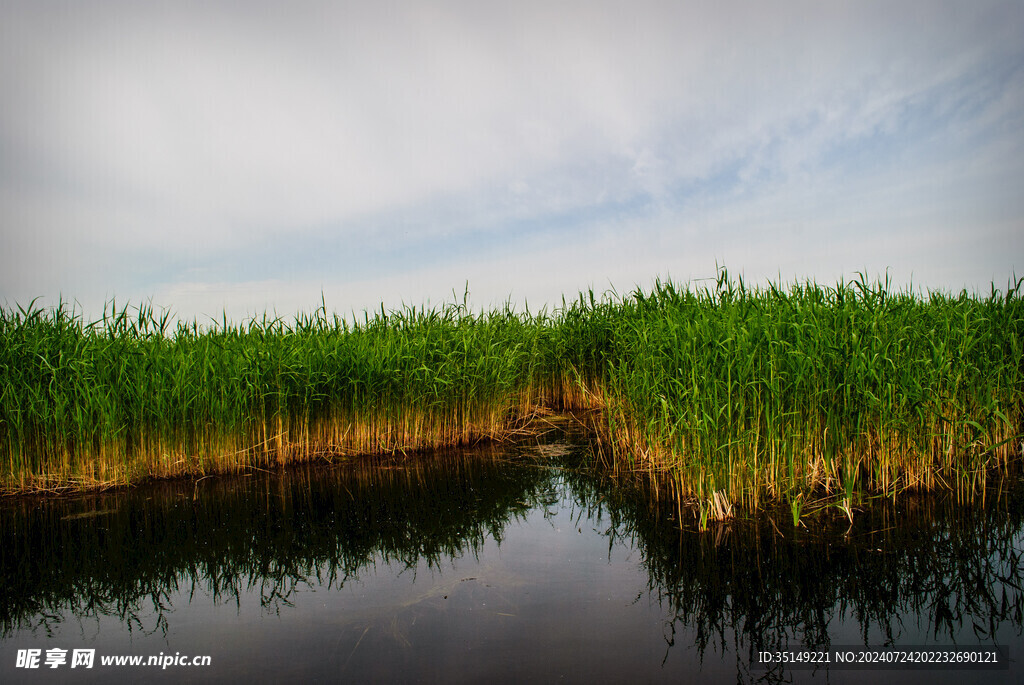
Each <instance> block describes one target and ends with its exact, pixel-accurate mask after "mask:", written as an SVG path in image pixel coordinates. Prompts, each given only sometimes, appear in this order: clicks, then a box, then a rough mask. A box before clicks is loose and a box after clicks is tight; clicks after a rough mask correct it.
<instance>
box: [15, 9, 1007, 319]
mask: <svg viewBox="0 0 1024 685" xmlns="http://www.w3.org/2000/svg"><path fill="white" fill-rule="evenodd" d="M1021 36H1024V3H1021V2H983V1H974V0H972V2H962V1H959V0H958V1H955V2H903V1H900V2H891V1H886V2H865V1H858V2H850V3H843V2H826V3H822V2H740V3H737V2H728V1H724V2H723V1H716V2H706V3H705V2H645V1H643V0H627V1H624V2H606V1H603V0H586V1H584V2H557V1H554V0H544V1H540V2H534V1H533V0H517V1H516V2H500V3H499V2H479V1H469V2H435V1H432V0H398V1H394V2H388V1H386V0H374V1H373V2H368V1H362V2H302V1H301V0H299V1H296V0H290V1H289V2H287V3H285V2H272V3H271V2H260V1H259V0H246V1H244V2H243V1H238V2H217V1H209V0H208V1H203V2H190V1H189V0H175V1H173V2H146V1H145V0H128V1H126V2H115V1H107V0H96V1H91V2H78V1H72V0H68V1H65V2H51V1H48V0H30V1H27V2H20V1H12V0H0V306H3V307H4V308H8V309H10V308H12V307H15V306H16V305H27V304H28V303H29V302H30V301H32V300H33V299H34V298H39V299H38V300H37V302H36V303H37V305H43V306H52V305H53V304H55V303H56V302H57V301H58V300H59V299H63V300H65V301H69V302H72V303H74V304H75V306H76V309H77V310H78V311H79V312H82V313H84V314H85V315H86V316H87V317H91V316H95V315H96V314H97V313H102V311H103V308H104V306H106V305H108V303H110V302H111V301H116V302H117V304H118V306H122V305H124V304H125V303H128V304H133V305H137V304H139V303H148V304H152V305H154V306H155V307H157V308H158V309H159V308H166V309H168V310H169V311H170V312H171V313H172V314H173V315H174V316H176V317H179V318H183V319H186V320H191V319H198V320H199V321H200V322H202V321H208V320H210V319H213V318H215V319H218V320H219V319H221V318H222V317H223V316H225V315H226V316H227V317H228V318H229V319H231V320H235V321H241V320H244V319H246V318H248V317H250V316H254V315H256V316H259V315H261V314H262V313H264V312H267V313H271V314H276V315H281V316H284V317H286V318H287V317H290V316H292V315H294V314H295V313H297V312H300V311H304V312H308V311H311V310H313V309H315V308H317V307H319V306H320V304H321V301H323V303H325V304H326V306H327V308H328V309H329V310H331V311H335V312H338V313H339V314H341V315H344V316H351V315H356V314H359V313H361V312H363V311H365V310H370V311H373V310H376V309H379V308H380V307H381V306H382V305H383V306H384V307H385V308H387V309H393V308H398V307H401V306H404V305H414V306H415V305H420V304H428V305H436V304H443V303H445V302H451V301H453V300H454V299H458V300H460V301H461V299H462V297H463V293H464V292H465V291H466V290H467V289H468V292H469V301H470V304H471V307H473V308H476V309H487V308H490V307H493V306H500V305H502V304H503V303H506V302H509V303H511V304H513V305H514V306H515V307H516V308H517V309H520V310H522V309H524V308H525V307H529V309H530V310H531V311H537V310H538V309H540V308H541V307H544V306H547V307H549V308H551V307H556V306H558V304H559V303H560V302H561V298H562V297H563V296H565V297H566V298H567V299H574V298H575V297H576V296H577V294H578V293H579V292H581V291H586V290H589V289H593V290H594V291H595V292H596V293H598V294H601V293H605V292H609V291H612V292H616V293H619V294H628V293H629V292H631V291H632V290H635V289H636V288H638V287H639V288H644V289H647V288H649V287H650V286H651V284H652V283H653V282H654V281H655V279H662V280H665V279H671V280H673V281H675V282H677V283H679V284H683V285H686V284H690V285H691V286H696V287H700V286H702V285H703V284H704V283H705V281H703V280H702V279H709V278H714V277H715V275H716V272H717V269H718V268H719V267H723V266H724V267H726V268H728V270H729V273H730V274H731V275H733V276H740V275H742V276H743V277H744V280H745V281H746V282H747V283H750V284H754V285H757V284H766V283H767V282H768V281H772V282H774V283H783V284H787V283H793V282H797V281H805V280H814V281H817V282H819V283H822V284H825V285H834V284H835V283H836V282H838V281H839V280H840V279H844V280H846V281H849V280H850V279H852V278H855V277H856V274H857V272H862V273H865V274H866V275H867V276H868V277H869V278H870V279H872V280H874V279H878V278H885V277H886V275H887V274H888V276H889V277H890V279H891V280H892V282H893V283H894V285H896V286H897V287H910V286H911V284H912V287H913V288H914V289H915V290H921V291H928V290H943V291H949V292H959V291H960V290H961V289H964V288H966V289H967V290H968V291H971V292H979V293H982V294H987V293H988V292H989V290H990V288H991V286H992V285H993V284H994V285H995V286H996V287H997V288H1001V289H1005V288H1006V285H1007V282H1008V281H1009V280H1010V279H1011V278H1012V277H1013V276H1014V275H1015V274H1016V275H1017V276H1024V261H1022V258H1021V257H1022V255H1024V41H1022V40H1021Z"/></svg>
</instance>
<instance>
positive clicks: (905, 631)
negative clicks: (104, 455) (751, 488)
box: [0, 441, 1024, 683]
mask: <svg viewBox="0 0 1024 685" xmlns="http://www.w3.org/2000/svg"><path fill="white" fill-rule="evenodd" d="M590 462H592V458H591V457H590V455H589V453H588V448H587V447H586V445H585V444H583V443H579V442H565V441H556V442H550V443H547V444H544V445H539V446H532V447H531V446H520V447H515V448H507V449H502V450H498V449H482V450H473V451H468V452H463V453H460V454H452V455H437V456H429V457H417V458H410V459H404V460H373V461H364V462H361V463H359V464H356V465H350V466H335V467H328V466H306V467H301V468H296V469H293V470H288V471H284V472H281V473H263V472H256V473H253V474H250V475H247V476H241V477H216V478H207V479H204V480H202V481H199V482H198V483H162V484H156V485H151V486H145V487H138V488H134V489H131V490H127V491H121V492H116V493H109V494H104V495H93V496H88V497H78V498H65V499H58V500H41V499H19V500H9V501H6V502H0V536H2V537H0V542H2V548H0V555H2V556H0V682H5V683H7V682H69V683H85V682H109V681H111V680H113V679H128V681H141V680H147V681H148V680H156V681H182V680H188V681H197V682H231V681H238V680H248V681H252V682H264V681H266V682H276V681H283V680H297V681H308V680H317V681H325V682H364V681H377V682H382V681H383V682H415V681H422V682H494V681H498V682H527V681H530V682H552V681H559V682H561V681H565V682H602V683H603V682H690V681H700V682H722V683H734V682H809V681H813V682H834V683H848V682H865V681H871V680H879V679H881V681H884V682H929V683H940V682H949V683H963V682H1018V681H1020V680H1021V679H1024V667H1021V666H1020V665H1018V663H1017V660H1018V659H1021V658H1024V644H1022V642H1024V640H1022V625H1024V590H1022V588H1024V566H1022V558H1021V550H1022V547H1024V538H1022V526H1024V489H1021V487H1020V486H1019V485H1015V486H1014V487H1013V488H1004V491H1003V492H998V491H995V490H994V491H992V492H991V493H990V494H989V495H988V497H987V501H986V504H985V506H984V507H981V506H973V507H962V506H958V505H956V503H955V502H951V501H948V500H942V499H938V498H918V499H913V498H903V499H901V500H900V501H899V502H897V503H896V504H893V503H891V502H889V503H885V504H876V505H873V506H871V507H866V508H865V509H864V510H862V511H859V512H857V515H856V517H855V523H854V525H853V527H852V529H850V530H849V531H848V532H847V525H844V524H842V523H841V519H840V518H839V517H838V516H837V514H836V512H834V510H833V512H828V511H823V512H820V513H818V514H816V515H811V516H809V517H806V518H805V524H806V525H805V526H801V527H799V528H794V527H793V523H792V520H791V518H790V517H789V514H788V510H787V511H786V512H776V513H774V514H764V515H761V516H760V517H759V518H758V519H756V520H754V519H750V520H736V521H733V522H731V523H729V524H728V525H721V526H717V527H714V526H713V527H712V528H711V529H710V530H708V531H705V532H699V531H697V530H696V527H695V522H694V521H693V520H692V515H689V514H684V515H683V516H684V521H683V524H684V525H683V527H682V530H681V529H680V525H679V522H677V521H675V520H674V518H675V517H676V516H677V515H678V514H675V513H674V512H673V510H672V509H671V508H670V507H662V506H659V505H658V504H657V503H656V501H655V500H654V499H653V498H652V497H650V496H649V493H646V492H642V491H640V490H639V489H638V488H633V487H625V486H622V485H617V484H616V483H615V482H614V481H613V480H611V479H609V478H607V477H602V476H600V475H598V474H597V473H596V472H595V471H594V470H593V469H592V468H591V467H589V466H587V464H589V463H590ZM1013 482H1014V483H1018V482H1019V480H1018V479H1013ZM886 645H888V646H889V647H891V648H898V649H904V648H909V647H912V646H925V645H926V646H928V647H929V648H930V649H939V648H946V647H950V646H953V645H959V646H981V647H983V648H984V649H985V650H987V651H992V650H994V648H995V645H1002V646H1006V647H1008V653H1007V652H1006V651H1004V652H1002V653H1000V654H999V659H1000V661H1002V662H1003V664H1004V668H1003V669H1002V670H995V671H992V670H989V671H983V670H980V669H977V668H975V669H973V670H963V669H960V670H957V669H953V668H952V667H950V666H948V665H947V666H944V667H941V668H939V669H938V670H921V669H916V670H898V669H893V668H891V667H889V668H885V669H882V670H873V671H855V670H849V669H844V668H841V667H838V666H837V665H835V663H834V660H835V657H834V652H835V651H836V650H838V649H842V650H847V649H851V650H853V649H859V650H864V648H865V646H869V647H871V648H878V647H882V646H886ZM54 648H59V649H66V650H68V653H67V662H68V663H65V664H61V665H59V666H58V667H57V668H48V667H47V666H46V663H45V661H46V656H47V650H51V649H54ZM805 648H806V649H813V650H816V651H820V652H822V653H824V654H826V655H828V656H829V658H830V660H831V661H833V664H832V665H831V666H830V667H827V668H826V667H822V668H819V669H817V670H806V669H800V668H797V669H794V668H791V667H780V666H775V667H772V668H770V669H769V668H765V667H763V666H759V665H758V664H757V663H755V661H756V657H757V654H758V653H759V652H761V651H771V652H777V651H780V650H793V651H796V650H802V649H805ZM27 649H38V650H40V658H39V662H40V668H37V669H27V668H19V667H18V655H19V650H27ZM76 649H92V650H95V652H94V666H93V668H92V669H87V668H84V667H82V666H78V667H76V668H74V669H72V668H71V667H70V662H71V661H72V651H73V650H76ZM175 654H177V655H187V656H188V658H189V659H191V658H192V657H193V656H195V655H209V656H210V658H211V659H210V661H211V663H210V665H208V666H174V665H172V666H168V667H167V668H166V669H161V668H160V667H159V666H148V667H146V666H137V667H133V666H104V665H102V664H101V658H102V657H109V656H142V657H143V658H144V659H146V658H148V657H149V656H160V657H163V656H170V655H175ZM22 655H24V652H22ZM1007 661H1008V663H1007Z"/></svg>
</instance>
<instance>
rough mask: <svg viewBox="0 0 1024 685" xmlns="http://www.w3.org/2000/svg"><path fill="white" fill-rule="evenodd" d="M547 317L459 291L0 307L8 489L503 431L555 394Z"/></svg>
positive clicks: (1, 442)
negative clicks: (248, 313)
mask: <svg viewBox="0 0 1024 685" xmlns="http://www.w3.org/2000/svg"><path fill="white" fill-rule="evenodd" d="M545 330H546V328H545V326H544V325H543V321H542V317H530V316H528V315H523V316H519V315H516V314H514V313H512V312H511V311H510V310H509V309H508V308H506V309H505V310H503V311H495V312H492V313H490V314H488V315H481V316H473V315H471V314H469V313H468V311H467V310H466V308H465V306H464V305H450V306H446V307H444V308H441V309H435V310H427V309H419V310H416V309H411V308H410V309H406V310H403V311H400V312H381V313H379V314H377V315H376V316H374V317H372V318H371V317H370V316H369V315H366V316H365V317H364V319H363V321H362V322H357V323H349V322H347V321H345V320H343V319H341V318H339V317H336V316H334V317H328V315H327V314H326V311H325V310H323V309H321V310H319V311H317V312H315V313H314V314H312V315H302V316H299V317H298V318H297V319H296V320H295V321H294V322H291V323H285V322H284V321H283V320H281V319H273V320H271V319H267V318H264V319H262V320H252V321H249V322H247V323H245V324H241V325H234V324H229V323H228V322H226V321H225V322H224V323H222V324H220V325H216V326H214V327H212V328H210V329H202V328H200V327H199V326H198V325H197V324H196V323H195V322H193V323H191V324H184V323H179V324H178V325H177V326H176V328H175V329H173V330H172V329H171V328H170V327H169V326H168V323H167V318H166V317H162V318H161V317H157V316H155V315H154V313H153V311H152V309H150V308H147V307H140V308H137V309H135V310H128V309H121V310H118V309H116V308H112V309H111V311H108V312H107V313H106V314H105V315H104V317H103V319H101V320H100V321H97V322H94V323H85V322H84V321H83V320H82V319H81V317H80V316H76V315H75V314H74V313H73V312H71V311H69V310H68V309H67V308H66V307H64V306H58V307H56V308H55V309H53V310H50V311H43V310H40V309H32V308H29V309H18V310H17V311H14V312H3V313H2V316H0V373H2V379H3V380H2V382H3V395H2V399H0V460H2V463H3V467H4V472H5V473H4V474H3V480H4V483H3V485H4V487H5V488H6V489H16V488H22V489H24V488H32V487H49V486H59V485H62V484H68V483H73V482H81V483H122V482H127V481H130V480H134V479H137V478H139V477H145V476H162V475H173V474H176V473H205V472H208V471H217V470H230V469H233V468H240V467H244V466H252V465H265V464H272V463H281V462H284V461H289V460H293V459H309V458H313V457H317V456H337V455H339V454H353V453H368V452H374V453H376V452H392V453H393V452H400V451H405V450H412V449H422V448H428V447H437V446H441V445H454V444H464V443H469V442H472V441H475V440H478V439H481V438H495V437H501V436H503V435H505V434H507V432H508V430H509V427H510V425H513V424H514V423H515V421H516V420H518V419H521V418H523V417H524V416H525V415H526V414H527V413H528V412H529V411H530V410H531V408H532V407H534V406H536V405H537V404H538V403H539V402H540V401H541V399H542V397H547V396H548V395H550V388H551V386H552V382H551V381H550V380H546V379H545V378H543V377H542V374H541V373H540V370H539V368H538V367H537V364H536V360H537V359H538V358H539V357H540V356H541V355H540V353H539V352H538V350H539V349H540V347H541V345H542V342H541V337H542V336H541V333H542V332H544V331H545Z"/></svg>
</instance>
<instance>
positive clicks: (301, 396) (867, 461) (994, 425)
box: [0, 270, 1024, 511]
mask: <svg viewBox="0 0 1024 685" xmlns="http://www.w3.org/2000/svg"><path fill="white" fill-rule="evenodd" d="M1019 286H1020V282H1018V283H1017V284H1015V285H1012V286H1011V287H1010V288H1008V289H1007V291H1006V293H1000V292H998V291H996V290H995V289H993V290H992V292H991V294H990V296H988V297H986V298H980V297H972V296H969V295H967V294H966V293H962V294H960V295H958V296H950V295H946V294H943V293H929V294H928V295H915V294H913V293H912V292H910V291H907V292H893V291H892V289H891V287H890V286H889V284H888V283H869V282H868V281H867V279H866V278H864V277H863V276H862V277H860V278H859V279H857V280H855V281H853V282H852V283H842V282H841V283H839V284H838V285H836V286H834V287H823V286H819V285H816V284H813V283H806V284H796V285H793V286H791V287H789V288H787V289H784V288H782V287H781V286H777V285H773V284H770V285H769V286H768V287H767V288H763V289H750V288H747V287H746V285H745V284H744V283H743V281H742V279H740V280H739V281H738V282H734V281H733V280H731V279H729V277H728V275H727V273H726V272H725V271H724V270H723V271H722V272H721V273H720V276H719V278H718V280H717V282H716V283H715V285H714V286H713V287H712V286H708V287H705V288H703V289H690V288H681V287H679V286H676V285H674V284H672V283H668V282H665V283H661V282H659V283H657V284H656V286H655V287H654V289H653V290H652V291H651V292H649V293H644V292H641V291H637V292H635V293H633V294H631V295H629V296H626V297H616V296H608V297H605V298H595V297H594V295H593V293H592V292H590V293H585V294H581V295H580V296H579V297H578V298H577V299H576V300H574V301H571V302H568V303H563V306H562V307H561V308H559V309H558V310H556V311H555V312H554V313H553V314H550V315H549V314H545V313H542V314H539V315H530V314H520V313H516V312H514V311H513V310H512V309H511V308H510V307H508V306H506V307H505V308H503V309H498V310H494V311H491V312H484V313H480V314H476V315H474V314H472V313H470V312H469V311H468V309H467V307H466V306H465V303H463V304H451V305H447V306H444V307H440V308H435V309H425V308H420V309H414V308H407V309H404V310H401V311H397V312H386V311H383V310H382V311H380V312H378V313H376V314H375V315H373V316H371V315H369V314H366V315H364V317H363V319H362V320H361V321H357V322H349V321H346V320H344V319H341V318H339V317H337V316H332V315H329V314H328V313H327V311H326V309H325V308H321V309H319V310H318V311H316V312H314V313H313V314H311V315H300V316H299V317H297V318H296V319H295V320H294V321H292V322H285V321H283V320H281V319H268V318H266V317H264V318H263V319H260V320H252V321H249V322H247V323H244V324H232V323H229V322H227V321H226V320H225V321H223V322H222V323H221V324H219V325H215V326H213V327H211V328H206V329H204V328H200V327H199V326H198V325H197V324H196V323H194V322H193V323H190V324H185V323H178V324H176V325H175V326H174V327H173V328H172V327H171V326H170V325H169V323H168V319H167V318H166V316H164V317H159V316H156V315H155V314H154V312H153V310H152V309H150V308H147V307H139V308H136V309H127V308H124V309H120V310H118V309H116V308H114V307H111V309H110V310H109V311H108V312H106V313H105V315H104V317H103V318H102V319H101V320H99V321H96V322H92V323H86V322H85V321H83V320H82V318H81V317H80V316H78V315H76V314H75V313H74V312H73V311H71V310H69V309H68V308H67V307H66V306H64V305H58V306H57V307H56V308H54V309H50V310H42V309H39V308H33V307H32V306H29V307H28V308H20V307H19V308H17V309H14V310H9V311H5V310H0V383H2V395H0V468H2V475H0V480H2V488H3V489H4V490H6V491H14V490H24V489H31V488H40V487H42V488H51V487H62V486H67V485H73V484H100V483H115V484H116V483H125V482H130V481H133V480H137V479H140V478H145V477H148V476H166V475H174V474H179V473H192V474H201V473H208V472H211V471H224V470H232V469H237V468H243V467H247V466H266V465H271V464H277V463H284V462H288V461H292V460H304V459H312V458H318V457H324V458H333V457H336V456H338V455H352V454H357V453H369V452H391V453H393V452H402V451H407V450H413V449H421V448H431V447H439V446H442V445H457V444H467V443H471V442H474V441H477V440H480V439H495V438H501V437H504V436H506V435H508V434H509V432H510V430H513V429H514V428H515V427H516V426H517V425H518V424H519V423H520V422H522V421H523V420H524V419H525V418H526V417H528V416H529V415H530V414H531V412H533V411H535V410H536V409H537V408H538V407H542V406H551V407H556V408H573V407H601V408H603V410H604V411H603V412H602V413H600V414H598V417H599V418H598V419H597V423H596V427H597V428H598V432H599V434H600V436H601V439H602V443H603V444H604V445H605V446H606V447H607V452H608V453H609V454H610V455H611V456H612V457H613V458H614V463H615V464H616V466H617V467H618V468H623V469H643V470H646V471H648V472H650V473H652V474H655V475H656V476H657V478H656V480H657V481H658V482H659V483H662V484H667V486H668V490H667V492H669V493H672V494H673V496H674V497H676V498H678V499H680V500H681V501H682V500H685V499H697V500H700V501H704V502H715V501H723V499H722V495H718V496H717V497H716V495H715V493H724V494H725V495H726V496H727V497H728V499H729V501H732V502H736V501H742V502H744V503H746V504H748V505H751V506H757V504H758V502H759V500H760V499H761V498H764V497H769V498H772V499H784V500H789V501H791V502H794V503H800V506H803V504H804V503H806V502H810V501H812V500H813V499H814V498H816V497H818V496H819V495H822V494H824V495H827V496H829V497H832V498H833V499H836V500H837V501H838V503H839V504H840V506H843V507H845V509H844V511H849V509H850V507H851V506H853V504H855V502H856V500H857V498H859V497H861V496H863V495H865V494H871V493H882V494H886V495H889V494H895V493H896V492H898V491H901V490H904V489H914V488H920V489H929V488H952V489H955V490H957V491H958V492H960V493H961V494H962V495H963V496H964V497H968V498H969V497H972V496H973V495H974V493H976V492H983V489H982V488H981V486H982V485H983V484H984V482H985V478H986V477H987V475H988V474H989V473H990V472H991V471H992V469H994V468H998V467H1000V466H1005V464H1006V463H1007V462H1008V461H1009V460H1010V459H1011V457H1013V456H1014V455H1015V454H1017V453H1019V451H1020V442H1021V438H1022V435H1024V428H1022V427H1024V349H1022V346H1024V343H1022V340H1024V309H1022V302H1021V297H1020V293H1019V290H1018V288H1019Z"/></svg>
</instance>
